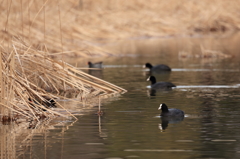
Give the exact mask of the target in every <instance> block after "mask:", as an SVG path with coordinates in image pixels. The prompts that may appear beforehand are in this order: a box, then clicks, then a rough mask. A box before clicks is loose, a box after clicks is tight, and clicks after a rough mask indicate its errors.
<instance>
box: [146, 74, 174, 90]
mask: <svg viewBox="0 0 240 159" xmlns="http://www.w3.org/2000/svg"><path fill="white" fill-rule="evenodd" d="M147 81H151V88H152V89H171V88H172V87H176V86H175V85H174V84H172V83H171V82H157V81H156V78H155V77H154V76H149V77H148V79H147Z"/></svg>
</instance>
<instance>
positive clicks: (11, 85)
mask: <svg viewBox="0 0 240 159" xmlns="http://www.w3.org/2000/svg"><path fill="white" fill-rule="evenodd" d="M2 49H3V51H2V52H1V58H2V66H1V68H2V74H1V76H2V78H1V80H2V81H1V94H2V100H1V103H0V104H1V108H2V110H1V115H2V120H3V121H13V120H16V118H17V117H19V116H22V117H26V118H31V119H36V120H41V119H44V118H47V117H51V116H62V117H67V116H69V115H71V116H73V115H72V114H71V113H70V112H68V110H65V111H66V112H68V113H69V114H68V115H66V114H62V113H59V112H58V111H54V110H52V109H50V107H51V106H53V105H52V104H53V103H52V102H51V100H55V99H56V98H66V97H63V96H61V92H72V93H74V94H77V96H78V97H79V101H78V102H84V100H86V99H87V98H93V97H99V96H101V97H102V98H104V96H109V95H114V94H119V93H123V92H125V91H126V90H124V89H122V88H120V87H117V86H115V85H113V84H111V83H108V82H106V81H103V80H101V79H98V78H95V77H93V76H90V75H88V74H86V73H84V72H82V71H79V70H78V69H77V68H75V67H73V66H71V65H69V64H67V63H65V62H63V61H56V60H53V59H51V58H49V56H48V54H47V52H43V51H41V50H36V49H33V48H31V46H28V45H26V44H24V42H23V41H21V40H20V39H18V38H13V40H12V50H11V51H10V53H9V52H6V51H4V50H5V48H4V46H2ZM7 49H10V47H8V48H7ZM52 93H55V94H54V95H53V94H52ZM58 107H61V108H62V109H65V108H64V107H62V106H61V105H60V104H59V103H58ZM46 110H47V111H46ZM73 117H74V116H73Z"/></svg>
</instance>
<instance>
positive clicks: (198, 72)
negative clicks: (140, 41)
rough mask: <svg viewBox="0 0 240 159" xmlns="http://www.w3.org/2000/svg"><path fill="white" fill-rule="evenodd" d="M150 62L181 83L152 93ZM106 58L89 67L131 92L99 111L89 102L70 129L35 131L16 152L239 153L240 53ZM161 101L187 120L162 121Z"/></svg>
mask: <svg viewBox="0 0 240 159" xmlns="http://www.w3.org/2000/svg"><path fill="white" fill-rule="evenodd" d="M93 60H94V59H93ZM146 62H151V63H152V64H160V63H164V64H168V65H169V66H170V67H171V68H172V72H170V73H165V74H155V77H156V78H157V81H168V82H172V83H174V84H175V85H177V87H176V88H175V89H173V90H171V91H159V92H156V93H154V94H151V92H150V91H149V88H148V86H150V83H149V82H147V81H146V79H147V77H148V76H149V72H148V71H146V70H145V69H143V68H142V65H143V64H145V63H146ZM104 64H105V68H104V69H103V70H102V71H95V72H91V73H92V74H93V75H95V76H98V77H100V78H102V79H104V80H106V81H109V82H111V83H114V84H116V85H118V86H120V87H123V88H125V89H126V90H128V92H127V93H125V94H123V95H121V96H120V97H116V98H113V99H111V100H109V101H107V102H105V103H103V104H102V110H103V111H104V114H103V115H102V116H100V117H99V116H97V115H95V112H96V111H97V109H98V108H97V107H94V108H89V110H88V112H87V113H85V114H83V115H81V116H78V120H77V121H76V122H74V123H71V124H69V126H68V127H67V128H66V127H64V129H63V126H61V125H59V126H54V128H52V129H50V130H46V131H45V132H42V133H37V134H34V135H33V137H32V138H31V140H32V142H31V145H24V146H22V147H25V149H24V148H22V149H21V150H19V152H17V153H18V155H16V156H18V157H16V158H41V159H42V158H67V159H75V158H84V159H98V158H99V159H100V158H101V159H122V158H144V159H146V158H149V159H150V158H151V159H152V158H168V159H176V158H178V159H186V158H201V159H204V158H231V159H232V158H240V144H239V143H240V142H239V141H240V98H239V97H240V94H239V88H240V85H239V84H240V67H239V65H240V61H239V59H237V58H225V59H202V58H193V59H191V58H189V59H179V58H178V56H173V55H168V54H167V53H166V52H163V50H155V52H154V54H147V53H146V54H142V55H139V56H132V57H129V56H128V57H126V56H124V57H115V58H114V57H112V58H106V59H105V60H104ZM160 103H166V104H167V105H168V106H169V107H170V108H178V109H181V110H183V111H184V112H185V117H184V119H183V120H182V121H181V120H163V119H162V118H161V117H160V111H159V110H158V107H159V105H160ZM67 122H69V123H70V121H67ZM17 145H21V142H20V143H18V144H17ZM23 149H24V150H23Z"/></svg>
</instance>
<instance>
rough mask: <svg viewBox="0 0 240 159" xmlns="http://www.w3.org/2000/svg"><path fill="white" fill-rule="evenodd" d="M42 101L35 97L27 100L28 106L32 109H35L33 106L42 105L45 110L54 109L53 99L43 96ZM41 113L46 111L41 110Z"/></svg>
mask: <svg viewBox="0 0 240 159" xmlns="http://www.w3.org/2000/svg"><path fill="white" fill-rule="evenodd" d="M43 98H44V100H41V99H40V98H38V97H36V98H35V99H32V98H30V97H29V98H28V100H29V104H30V105H32V106H33V107H35V105H42V106H44V107H45V108H48V109H49V108H56V107H57V106H56V104H57V103H56V102H55V100H54V99H52V98H50V97H47V96H43ZM42 110H43V111H46V109H43V108H42Z"/></svg>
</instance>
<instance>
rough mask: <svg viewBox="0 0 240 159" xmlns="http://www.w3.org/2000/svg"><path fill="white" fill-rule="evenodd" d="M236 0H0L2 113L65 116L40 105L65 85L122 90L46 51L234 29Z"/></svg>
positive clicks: (89, 91)
mask: <svg viewBox="0 0 240 159" xmlns="http://www.w3.org/2000/svg"><path fill="white" fill-rule="evenodd" d="M239 3H240V2H239V1H237V0H233V1H225V0H213V1H208V0H201V1H190V0H180V1H179V0H169V1H164V0H160V1H159V0H149V1H145V0H131V1H128V0H108V1H106V0H98V1H94V0H79V1H75V0H68V1H61V0H51V1H49V0H43V1H33V0H20V1H9V0H7V1H2V2H1V4H0V9H1V12H0V15H1V22H2V23H0V25H1V28H2V29H1V31H0V37H1V39H0V40H1V41H0V46H1V56H0V61H2V65H1V66H0V70H1V71H2V74H0V80H1V105H2V106H1V108H2V110H1V115H2V120H4V121H9V120H11V121H12V120H15V117H14V116H13V113H14V112H15V113H18V114H20V115H21V116H25V117H27V118H35V119H36V120H39V119H40V118H44V117H45V116H47V115H49V114H47V113H50V114H52V115H54V114H55V115H56V114H57V115H60V116H64V115H63V114H59V113H58V112H56V111H51V110H50V109H49V111H45V110H46V109H47V110H48V106H49V105H51V102H50V101H52V100H54V99H55V98H58V97H60V96H61V97H62V95H61V93H62V92H66V91H68V92H75V93H77V94H79V96H78V97H79V98H80V99H81V100H82V101H83V100H84V99H86V97H90V96H91V97H93V96H95V97H98V96H99V95H101V96H103V95H109V94H115V93H117V92H124V91H125V90H123V89H121V88H119V87H117V86H115V85H112V84H110V83H107V82H105V81H102V80H100V79H97V78H94V77H92V76H89V75H88V74H86V73H83V72H81V71H78V70H77V69H76V68H74V67H73V66H70V65H68V64H67V63H64V62H63V61H56V60H53V59H52V58H50V57H56V56H58V57H59V56H60V55H65V54H67V55H68V56H79V55H80V56H99V55H114V53H112V52H109V50H107V49H103V48H101V47H99V46H98V45H97V44H99V43H100V42H103V41H105V40H111V41H113V40H118V39H128V38H130V37H136V38H140V37H144V38H146V37H171V36H173V37H176V36H181V35H189V36H191V35H196V34H201V35H204V34H209V33H212V34H215V35H220V34H218V33H221V34H222V33H232V32H234V31H237V30H238V29H239V23H240V20H239V19H240V18H239V16H240V15H239V9H240V5H239ZM206 53H210V54H214V55H215V54H217V55H218V56H225V55H224V54H222V53H221V52H216V51H214V50H209V49H207V48H203V49H202V54H206ZM184 56H185V55H184ZM61 57H63V56H60V58H61ZM49 92H51V93H53V92H54V93H55V94H57V95H53V94H51V93H49ZM46 107H47V108H46ZM39 112H40V113H39ZM9 116H11V117H9Z"/></svg>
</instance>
